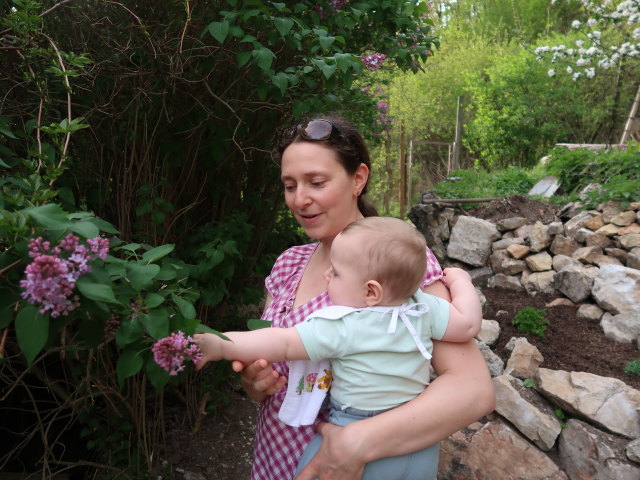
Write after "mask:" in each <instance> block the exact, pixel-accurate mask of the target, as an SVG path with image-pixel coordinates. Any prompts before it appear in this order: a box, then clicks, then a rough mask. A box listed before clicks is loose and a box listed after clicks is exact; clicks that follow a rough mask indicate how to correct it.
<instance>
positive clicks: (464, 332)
mask: <svg viewBox="0 0 640 480" xmlns="http://www.w3.org/2000/svg"><path fill="white" fill-rule="evenodd" d="M425 248H426V244H425V240H424V237H423V236H422V234H420V233H419V232H418V231H417V230H416V229H415V228H414V227H413V226H411V225H409V224H408V223H406V222H404V221H402V220H399V219H395V218H388V217H367V218H364V219H362V220H358V221H356V222H353V223H352V224H350V225H349V226H347V227H346V228H345V229H344V230H343V231H342V232H341V233H340V234H339V235H338V236H336V238H335V239H334V241H333V244H332V246H331V253H330V261H331V267H330V268H329V269H328V270H327V272H326V273H325V277H326V279H327V292H328V294H329V297H330V298H331V301H332V303H333V304H334V306H332V307H328V308H324V309H321V310H318V311H317V312H315V313H313V314H312V315H310V316H309V317H308V318H307V319H306V320H305V321H304V322H302V323H300V324H298V325H296V326H295V327H292V328H265V329H261V330H256V331H251V332H226V333H225V334H224V335H225V336H226V337H228V338H229V340H230V341H226V340H223V339H222V338H220V337H218V336H217V335H215V334H212V333H203V334H197V335H195V336H194V341H195V342H196V343H197V344H198V345H199V347H200V349H201V351H202V354H203V356H202V360H201V361H200V362H199V363H198V365H197V368H198V369H201V368H202V367H203V366H204V365H205V364H206V363H207V362H208V361H217V360H222V359H226V360H240V361H242V362H244V363H245V364H248V363H251V362H253V361H255V360H258V359H262V358H264V359H266V360H267V361H269V362H276V361H283V360H286V361H292V362H291V367H290V374H289V385H288V390H287V397H286V398H285V402H284V403H283V406H282V409H281V411H280V417H281V419H282V420H283V421H285V422H286V423H289V424H290V425H294V426H295V425H300V424H309V423H312V422H313V420H315V417H316V415H317V413H318V411H319V409H320V406H321V404H322V400H323V397H324V394H325V393H326V391H327V387H328V385H329V383H331V394H330V396H329V397H330V398H329V421H331V422H332V423H334V424H336V425H340V426H344V425H346V424H348V423H351V422H353V421H356V420H359V419H363V418H367V417H370V416H373V415H376V414H377V413H381V412H383V411H386V410H389V409H391V408H394V407H396V406H399V405H401V404H403V403H405V402H407V401H409V400H411V399H413V398H414V397H416V396H417V395H419V394H420V393H421V392H422V391H423V390H424V389H425V386H426V385H427V384H428V383H429V378H430V369H429V361H430V359H431V350H432V341H431V339H432V338H434V339H436V340H445V341H450V342H464V341H467V340H469V339H471V338H473V337H474V336H475V335H476V334H477V333H478V331H479V329H480V324H481V321H482V310H481V306H480V302H479V299H478V295H477V293H476V291H475V288H474V286H473V285H472V283H471V279H470V277H469V275H468V274H467V273H466V272H465V271H464V270H461V269H457V268H450V269H446V270H445V275H446V281H447V285H448V287H449V290H450V292H451V297H452V300H451V303H449V302H446V301H444V300H442V299H440V298H437V297H434V296H432V295H428V294H426V293H423V292H422V291H421V290H420V288H419V287H420V285H421V283H422V280H423V278H424V276H425V268H426V267H425V266H426V262H425ZM398 323H401V324H402V325H401V326H400V325H398ZM300 360H311V361H312V362H318V363H312V362H298V361H300ZM327 360H328V361H327ZM329 361H330V363H329ZM296 366H302V367H301V368H296ZM296 372H297V373H296ZM298 377H299V378H298ZM331 378H333V380H332V381H331ZM303 392H313V393H314V398H313V400H307V399H305V400H302V401H299V398H301V397H300V395H301V394H302V393H303ZM315 394H320V395H315ZM310 406H311V407H310ZM283 410H285V411H284V412H283ZM321 441H322V440H321V437H319V436H316V438H314V439H313V440H312V442H311V443H310V445H309V446H308V447H307V450H305V453H304V455H303V457H302V459H301V461H300V464H299V466H298V470H300V469H301V468H302V467H303V466H304V465H305V464H306V463H307V462H308V461H309V460H310V459H311V458H312V457H313V455H314V454H315V452H316V451H317V449H318V448H319V446H320V443H321ZM437 465H438V445H435V446H432V447H429V448H426V449H424V450H420V451H418V452H414V453H411V454H408V455H403V456H399V457H391V458H383V459H380V460H376V461H374V462H371V463H369V464H367V466H366V468H365V472H364V475H363V477H362V478H363V479H374V478H384V479H387V480H393V479H395V478H397V479H401V478H402V479H413V478H415V479H420V480H425V479H430V478H435V475H436V472H437Z"/></svg>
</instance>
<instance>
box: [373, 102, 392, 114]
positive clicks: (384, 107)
mask: <svg viewBox="0 0 640 480" xmlns="http://www.w3.org/2000/svg"><path fill="white" fill-rule="evenodd" d="M376 109H377V110H378V111H379V112H380V113H382V114H385V113H389V104H388V103H387V102H376Z"/></svg>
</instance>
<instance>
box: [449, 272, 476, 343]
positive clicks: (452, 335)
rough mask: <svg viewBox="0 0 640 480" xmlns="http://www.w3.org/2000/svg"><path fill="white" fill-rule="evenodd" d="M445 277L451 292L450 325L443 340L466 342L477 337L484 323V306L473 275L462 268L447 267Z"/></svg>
mask: <svg viewBox="0 0 640 480" xmlns="http://www.w3.org/2000/svg"><path fill="white" fill-rule="evenodd" d="M444 272H445V278H446V279H447V286H448V287H449V291H450V292H451V306H450V307H449V325H448V326H447V331H446V332H445V334H444V337H442V340H445V341H447V342H466V341H467V340H470V339H472V338H473V337H475V336H476V335H477V334H478V332H479V331H480V326H481V324H482V306H481V305H480V299H479V298H478V293H477V292H476V289H475V287H474V286H473V283H471V277H470V276H469V274H468V273H467V272H465V271H464V270H462V269H460V268H446V269H445V271H444Z"/></svg>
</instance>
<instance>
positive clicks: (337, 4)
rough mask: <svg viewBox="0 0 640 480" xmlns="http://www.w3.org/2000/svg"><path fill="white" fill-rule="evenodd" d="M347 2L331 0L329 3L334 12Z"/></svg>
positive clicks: (345, 0)
mask: <svg viewBox="0 0 640 480" xmlns="http://www.w3.org/2000/svg"><path fill="white" fill-rule="evenodd" d="M347 3H348V0H331V1H330V2H329V5H331V8H333V11H334V12H337V11H338V10H342V9H343V8H344V6H345V5H346V4H347Z"/></svg>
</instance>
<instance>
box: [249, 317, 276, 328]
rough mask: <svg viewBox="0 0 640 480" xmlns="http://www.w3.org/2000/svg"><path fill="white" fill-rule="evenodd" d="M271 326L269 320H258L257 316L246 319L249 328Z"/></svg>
mask: <svg viewBox="0 0 640 480" xmlns="http://www.w3.org/2000/svg"><path fill="white" fill-rule="evenodd" d="M269 327H271V322H269V321H267V320H258V319H257V318H251V319H249V320H247V328H248V329H249V330H259V329H261V328H269Z"/></svg>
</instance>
